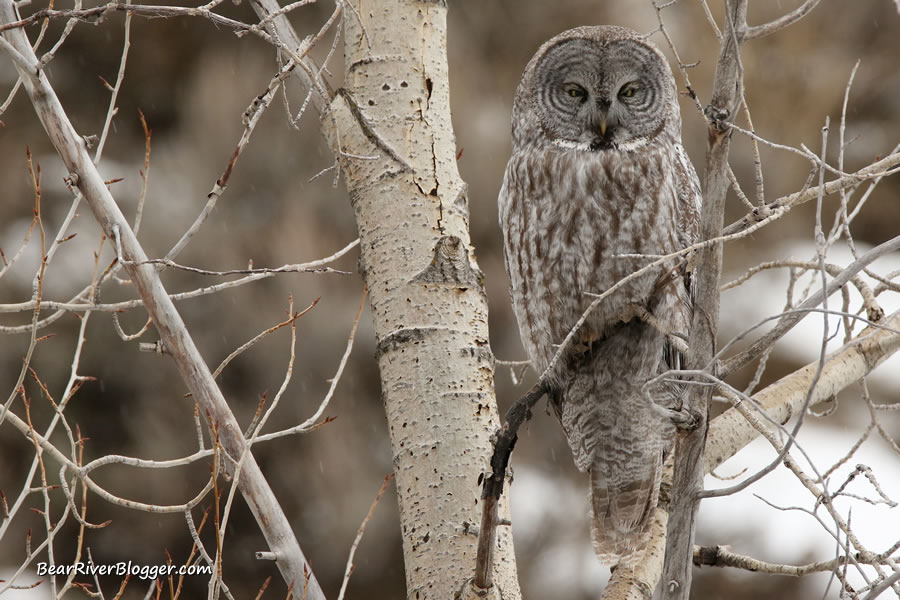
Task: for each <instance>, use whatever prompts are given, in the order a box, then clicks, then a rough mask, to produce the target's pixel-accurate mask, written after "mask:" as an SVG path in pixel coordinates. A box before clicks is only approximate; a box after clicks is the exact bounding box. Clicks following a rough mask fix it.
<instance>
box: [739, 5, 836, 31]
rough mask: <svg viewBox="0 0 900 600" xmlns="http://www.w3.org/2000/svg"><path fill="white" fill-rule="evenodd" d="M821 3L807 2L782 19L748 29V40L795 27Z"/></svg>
mask: <svg viewBox="0 0 900 600" xmlns="http://www.w3.org/2000/svg"><path fill="white" fill-rule="evenodd" d="M819 2H820V0H806V2H804V3H803V4H801V5H800V6H799V7H797V8H796V9H794V10H792V11H791V12H789V13H788V14H786V15H784V16H782V17H779V18H777V19H775V20H774V21H771V22H769V23H765V24H764V25H756V26H754V27H748V28H747V37H746V39H748V40H753V39H756V38H760V37H763V36H765V35H769V34H771V33H775V32H776V31H779V30H781V29H784V28H785V27H789V26H791V25H793V24H794V23H796V22H797V21H799V20H800V19H802V18H803V17H805V16H806V15H808V14H809V13H810V11H812V9H814V8H815V7H816V5H817V4H818V3H819Z"/></svg>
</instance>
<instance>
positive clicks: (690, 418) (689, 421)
mask: <svg viewBox="0 0 900 600" xmlns="http://www.w3.org/2000/svg"><path fill="white" fill-rule="evenodd" d="M660 410H662V411H663V413H664V414H665V416H666V417H668V418H669V420H671V421H672V423H673V424H674V425H675V427H677V428H678V429H681V430H682V431H693V430H695V429H697V427H699V426H700V418H699V417H698V416H697V415H696V414H694V413H693V412H692V411H691V410H689V409H688V408H682V409H681V410H676V409H674V408H663V407H660Z"/></svg>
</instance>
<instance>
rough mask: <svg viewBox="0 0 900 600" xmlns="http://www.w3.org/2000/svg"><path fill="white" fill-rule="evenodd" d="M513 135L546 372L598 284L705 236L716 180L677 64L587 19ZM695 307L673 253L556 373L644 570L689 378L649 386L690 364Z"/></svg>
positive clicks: (521, 294)
mask: <svg viewBox="0 0 900 600" xmlns="http://www.w3.org/2000/svg"><path fill="white" fill-rule="evenodd" d="M512 140H513V152H512V157H511V158H510V160H509V164H508V165H507V167H506V174H505V177H504V180H503V187H502V189H501V190H500V197H499V205H500V226H501V228H502V229H503V236H504V255H505V259H506V269H507V272H508V273H509V279H510V296H511V297H512V301H513V307H514V309H515V314H516V318H517V320H518V323H519V330H520V332H521V335H522V341H523V343H524V345H525V349H526V350H527V352H528V355H529V358H530V359H531V363H532V365H533V366H534V367H535V368H536V370H537V372H538V373H542V372H544V371H545V369H547V367H548V365H550V364H551V361H552V358H553V356H554V354H555V353H556V351H557V349H558V348H559V345H560V343H561V342H562V341H563V339H564V338H565V337H566V334H567V333H568V332H569V331H570V330H571V329H572V327H573V326H574V325H575V323H576V321H578V319H579V317H581V315H582V313H583V312H584V311H585V309H586V308H587V307H588V305H589V304H590V303H591V301H592V300H593V298H594V297H596V295H597V294H600V293H602V292H605V291H606V290H608V289H609V288H610V287H612V286H613V285H614V284H615V283H616V282H618V281H620V280H621V279H622V278H624V277H626V276H627V275H629V274H631V273H633V272H634V271H636V270H638V269H639V268H641V267H643V266H646V265H648V264H649V263H651V262H653V261H654V260H655V259H658V258H659V256H660V255H665V254H669V253H671V252H674V251H677V250H680V249H682V248H685V247H686V246H688V245H690V244H692V243H694V242H695V241H697V236H698V228H699V212H700V198H701V196H700V186H699V183H698V180H697V174H696V172H695V171H694V168H693V166H692V165H691V163H690V160H689V159H688V157H687V154H686V153H685V151H684V148H683V147H682V145H681V115H680V113H679V109H678V100H677V95H676V86H675V81H674V78H673V77H672V72H671V70H670V69H669V65H668V63H667V62H666V59H665V57H664V56H663V54H662V53H661V52H660V51H659V50H658V49H657V48H656V47H655V46H653V45H652V44H651V43H650V42H648V41H647V40H646V39H645V38H644V36H641V35H639V34H638V33H636V32H634V31H632V30H630V29H626V28H623V27H613V26H603V27H579V28H577V29H572V30H570V31H566V32H564V33H562V34H560V35H558V36H556V37H554V38H553V39H551V40H549V41H548V42H546V43H545V44H544V45H543V46H541V48H540V49H539V50H538V52H537V54H535V56H534V57H533V58H532V59H531V61H530V62H529V63H528V66H527V67H526V68H525V73H524V74H523V76H522V80H521V83H520V84H519V88H518V91H517V92H516V98H515V103H514V105H513V115H512ZM691 304H692V301H691V284H690V274H689V272H688V271H687V269H686V267H685V266H684V261H682V260H675V259H673V260H671V261H667V262H666V263H665V264H663V265H661V266H659V267H658V268H653V269H651V270H650V271H648V272H647V273H645V274H642V275H640V276H638V277H636V278H634V279H632V280H630V281H628V282H626V283H625V284H624V285H622V286H621V287H619V288H617V289H616V290H614V291H613V292H612V293H611V294H610V295H609V296H608V297H607V298H605V299H604V300H603V301H602V302H601V303H600V304H599V305H598V306H597V307H596V309H595V310H594V311H593V312H592V313H590V316H589V318H588V319H587V320H586V322H585V323H584V325H583V326H582V327H581V328H580V329H579V330H578V331H577V334H576V337H575V342H576V343H575V344H573V345H572V347H571V348H570V350H569V351H568V352H567V353H565V354H564V356H563V358H562V359H561V360H560V361H558V362H557V363H556V364H555V365H554V366H553V368H552V369H551V370H550V371H549V374H550V379H549V381H550V382H551V387H552V389H551V392H550V394H549V396H550V402H551V406H553V408H554V411H555V412H556V415H557V416H558V417H559V420H560V422H561V423H562V426H563V429H564V430H565V434H566V437H567V438H568V442H569V446H570V448H571V450H572V454H573V456H574V458H575V464H576V465H577V466H578V468H579V469H580V470H581V471H586V472H588V473H589V474H590V483H591V494H590V496H591V508H592V513H593V515H592V516H593V518H592V527H591V530H592V538H593V542H594V549H595V550H596V552H597V555H598V556H599V558H600V559H601V561H603V562H604V563H607V564H615V563H618V564H625V565H627V564H631V563H633V561H635V560H637V558H639V556H640V552H639V551H642V550H643V548H644V547H645V546H646V542H647V538H648V525H649V522H650V516H651V515H652V512H653V508H654V507H655V506H656V501H657V496H658V493H659V482H660V476H661V471H662V464H663V459H664V457H665V455H666V454H667V453H668V452H669V451H670V450H671V447H672V443H673V440H674V431H675V430H674V425H673V424H672V420H671V419H670V418H668V417H667V416H666V411H665V410H664V408H671V407H672V406H673V405H675V404H676V402H677V400H678V395H679V393H680V392H681V390H682V387H681V386H679V385H678V384H677V383H676V382H672V381H669V382H667V383H662V384H660V385H657V386H653V387H652V388H649V389H648V390H642V388H643V386H644V384H645V383H646V382H647V381H648V380H649V379H651V378H652V377H654V376H656V375H658V374H659V373H661V372H663V371H666V370H668V369H670V368H678V366H679V362H680V360H681V356H680V353H679V351H678V349H679V348H684V347H685V345H684V343H683V342H679V339H680V340H685V339H686V335H687V332H688V328H689V325H690V322H691V318H692V309H691ZM651 397H652V399H651Z"/></svg>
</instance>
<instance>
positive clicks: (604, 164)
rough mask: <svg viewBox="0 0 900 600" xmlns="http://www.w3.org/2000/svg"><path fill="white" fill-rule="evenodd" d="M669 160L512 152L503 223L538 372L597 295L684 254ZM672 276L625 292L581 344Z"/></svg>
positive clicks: (612, 299)
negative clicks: (664, 257) (662, 258)
mask: <svg viewBox="0 0 900 600" xmlns="http://www.w3.org/2000/svg"><path fill="white" fill-rule="evenodd" d="M668 159H669V157H667V155H666V154H665V152H664V151H663V150H662V149H655V148H648V149H646V150H645V151H643V152H640V153H622V152H615V151H605V152H584V151H577V150H573V151H567V152H560V151H558V150H528V151H522V152H516V153H514V154H513V156H512V158H511V159H510V161H509V164H508V165H507V168H506V175H505V178H504V182H503V188H502V189H501V192H500V198H499V203H500V225H501V228H502V229H503V233H504V250H505V257H506V262H507V271H508V273H509V276H510V284H511V287H510V294H511V297H512V301H513V305H514V310H515V312H516V317H517V319H518V321H519V326H520V329H521V330H522V334H523V335H522V338H523V341H524V343H525V346H526V350H527V351H528V353H529V356H530V358H531V360H532V361H533V362H534V363H535V366H536V367H537V368H538V369H540V370H543V369H545V368H546V366H547V365H548V364H549V362H550V360H551V359H552V357H553V355H554V354H555V352H556V345H558V344H559V343H560V342H561V341H562V340H563V339H564V338H565V336H566V334H567V333H568V332H569V330H570V329H571V328H572V326H573V325H574V324H575V323H576V321H577V320H578V319H579V318H580V317H581V315H582V313H583V312H584V310H585V309H586V308H587V307H588V305H589V304H590V303H591V302H592V301H593V300H594V299H595V297H596V295H597V294H602V293H604V292H606V291H607V290H609V289H610V288H611V287H612V286H614V285H615V284H616V283H618V282H620V281H621V280H622V279H623V278H625V277H626V276H629V275H631V274H632V273H634V272H635V271H638V270H639V269H641V268H642V267H645V266H646V265H648V264H650V263H652V262H653V261H654V260H656V259H657V258H659V256H660V255H665V254H669V253H671V252H673V251H676V250H679V249H680V248H681V244H680V243H679V240H678V236H677V231H678V227H677V225H678V224H677V217H676V214H677V206H676V189H677V188H676V183H675V181H674V178H673V177H672V176H671V173H672V172H673V169H667V168H666V162H667V160H668ZM667 269H671V266H661V267H658V268H654V269H652V270H651V271H648V272H647V273H645V274H642V275H639V276H637V277H635V278H633V279H631V280H629V281H628V282H625V283H623V284H621V285H620V287H618V288H617V289H615V290H614V291H613V292H611V293H610V294H609V296H608V297H607V298H605V299H604V300H603V301H601V303H600V305H599V306H597V307H596V308H595V309H594V311H593V312H592V313H591V315H590V316H589V318H588V320H587V321H586V325H585V328H584V329H582V330H581V331H579V336H580V337H581V338H583V339H585V340H587V341H590V340H591V339H599V338H602V337H605V336H606V335H607V334H608V333H609V331H610V329H611V328H612V327H613V326H615V325H616V323H617V322H619V321H620V320H621V318H622V315H623V314H625V313H627V312H628V309H629V306H633V305H638V306H645V305H646V304H647V302H648V301H649V299H650V298H651V297H652V296H653V292H654V288H655V287H656V286H658V285H659V281H660V278H661V277H663V276H664V273H665V272H666V270H667ZM645 308H646V306H645Z"/></svg>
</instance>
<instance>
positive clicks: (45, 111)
mask: <svg viewBox="0 0 900 600" xmlns="http://www.w3.org/2000/svg"><path fill="white" fill-rule="evenodd" d="M16 19H17V15H16V9H15V7H14V5H13V1H12V0H0V23H9V22H12V21H15V20H16ZM2 35H3V37H4V38H5V43H4V46H12V47H13V48H15V50H16V52H17V53H18V54H19V56H20V57H21V58H22V59H23V60H24V63H25V64H22V61H18V62H16V69H17V70H18V72H19V76H20V77H21V78H22V80H23V83H24V86H25V89H26V91H27V92H28V96H29V98H30V99H31V103H32V105H33V106H34V108H35V111H36V112H37V115H38V117H39V119H40V121H41V123H42V125H43V126H44V129H45V130H46V132H47V135H48V137H49V138H50V140H51V142H52V143H53V146H54V147H55V148H56V151H57V153H58V154H59V156H60V158H62V160H63V162H64V163H65V166H66V169H67V170H68V172H69V180H70V181H71V182H72V184H73V186H75V187H77V188H78V189H79V190H80V191H81V193H82V194H83V195H84V197H85V200H86V201H87V203H88V205H89V206H90V208H91V211H92V212H93V213H94V216H95V218H96V219H97V221H98V223H99V224H100V226H101V227H102V228H103V232H104V233H105V234H106V236H107V237H108V238H116V237H118V238H119V239H120V241H121V246H122V254H123V256H124V257H125V258H126V259H128V261H129V262H128V263H126V264H125V265H124V266H125V268H126V270H127V271H128V273H129V275H130V276H131V279H132V281H133V282H134V284H135V287H136V288H137V290H138V292H139V293H140V295H141V298H142V299H143V301H144V306H145V307H146V309H147V312H148V313H149V315H150V317H151V318H152V319H153V323H154V325H155V326H156V329H157V331H158V332H159V335H160V338H161V340H162V342H163V343H164V345H165V348H166V351H167V353H168V354H170V355H171V356H172V357H173V359H174V360H175V363H176V365H177V367H178V369H179V371H180V372H181V376H182V378H183V379H184V381H185V383H186V384H187V387H188V389H189V390H190V391H191V394H192V401H193V402H196V403H197V404H198V405H199V406H200V408H201V409H202V410H204V411H206V412H207V414H209V415H211V418H212V419H213V420H214V421H215V422H216V423H217V424H218V426H219V434H220V441H221V443H222V446H223V448H224V449H225V451H226V452H227V453H228V454H229V455H230V456H231V457H240V456H242V455H243V454H244V452H247V451H248V449H247V442H246V440H245V439H244V436H243V434H242V433H241V429H240V426H239V424H238V422H237V420H236V419H235V417H234V415H233V413H232V412H231V410H230V409H229V407H228V404H227V403H226V401H225V398H224V397H223V396H222V392H221V390H219V388H218V386H217V385H216V383H215V381H214V380H213V378H212V374H211V373H210V371H209V368H208V367H207V365H206V363H205V362H204V361H203V358H202V357H201V356H200V352H199V351H198V349H197V347H196V345H195V344H194V341H193V339H192V338H191V336H190V334H189V333H188V331H187V328H186V327H185V324H184V321H182V319H181V316H180V315H179V314H178V311H177V310H176V309H175V305H174V304H173V303H172V300H171V299H170V298H169V296H168V294H167V292H166V290H165V288H164V287H163V285H162V282H161V281H160V279H159V276H158V274H157V272H156V269H155V267H153V266H152V265H148V264H139V263H144V262H145V261H146V260H147V256H146V253H145V252H144V250H143V248H142V247H141V245H140V244H139V243H138V241H137V238H136V237H135V235H134V232H133V231H132V229H131V227H130V226H129V225H128V222H127V221H126V220H125V217H124V216H123V215H122V213H121V211H120V210H119V207H118V206H117V205H116V202H115V200H114V199H113V197H112V194H110V192H109V189H108V188H107V187H106V185H105V184H104V183H103V178H102V177H101V176H100V173H99V172H98V171H97V168H96V167H95V166H94V163H93V162H92V160H91V157H90V156H89V154H88V152H87V148H86V145H85V142H84V140H83V139H82V138H81V137H80V136H79V135H78V133H77V132H76V131H75V128H74V127H73V126H72V123H71V122H70V121H69V118H68V115H66V113H65V110H64V109H63V107H62V104H61V103H60V101H59V99H58V98H57V96H56V92H55V91H54V90H53V88H52V87H51V86H50V83H49V81H48V80H47V77H46V75H45V74H44V72H43V70H42V69H41V67H40V65H39V63H38V60H37V57H36V56H35V54H34V51H33V50H32V48H31V45H30V43H29V41H28V38H27V37H26V35H25V33H24V31H22V30H21V29H12V30H9V31H7V32H5V33H3V34H2ZM242 475H243V476H242V477H241V479H240V481H239V482H238V485H239V487H240V490H241V493H242V494H243V496H244V499H245V500H246V502H247V504H248V505H249V508H250V510H251V511H252V513H253V515H254V517H255V518H256V520H257V523H258V524H259V526H260V529H261V530H262V533H263V535H264V536H265V538H266V541H267V542H268V544H269V547H270V548H271V549H272V551H273V552H274V553H275V555H276V557H277V559H278V562H277V564H278V568H279V570H280V571H281V573H282V575H283V577H284V578H285V580H286V581H287V583H288V584H289V585H290V584H292V583H293V584H296V585H300V584H301V583H303V582H307V580H308V587H307V597H308V598H315V599H322V598H324V595H323V593H322V590H321V588H320V586H319V584H318V582H317V581H316V579H315V578H314V577H313V575H312V570H311V569H310V567H309V564H308V562H307V561H306V558H305V557H304V556H303V552H302V551H301V550H300V546H299V544H298V543H297V540H296V538H295V537H294V534H293V532H292V530H291V527H290V523H289V522H288V520H287V517H286V516H285V514H284V512H283V511H282V510H281V507H280V506H279V505H278V501H277V499H276V498H275V496H274V494H273V492H272V489H271V488H270V487H269V484H268V482H267V481H266V479H265V477H264V476H263V473H262V471H261V470H260V468H259V465H258V464H257V463H256V461H255V460H254V459H253V457H252V455H250V454H249V452H248V457H247V459H246V460H245V463H244V466H243V473H242Z"/></svg>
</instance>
